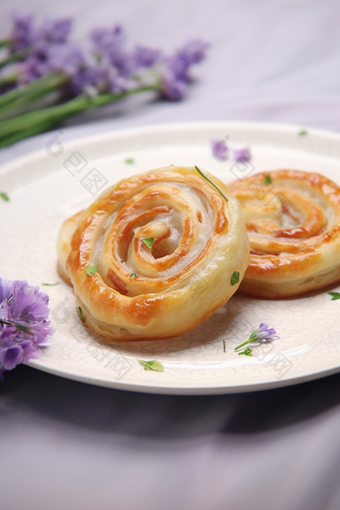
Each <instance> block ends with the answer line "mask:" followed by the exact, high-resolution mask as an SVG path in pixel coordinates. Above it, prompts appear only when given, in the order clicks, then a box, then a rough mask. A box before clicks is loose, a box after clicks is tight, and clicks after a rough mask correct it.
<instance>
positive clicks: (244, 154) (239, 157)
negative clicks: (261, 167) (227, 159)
mask: <svg viewBox="0 0 340 510" xmlns="http://www.w3.org/2000/svg"><path fill="white" fill-rule="evenodd" d="M234 159H235V161H241V162H242V161H243V162H247V161H250V159H251V154H250V150H249V149H248V148H247V147H245V148H244V149H235V150H234Z"/></svg>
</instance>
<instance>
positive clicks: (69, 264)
mask: <svg viewBox="0 0 340 510" xmlns="http://www.w3.org/2000/svg"><path fill="white" fill-rule="evenodd" d="M205 173H206V174H207V176H208V177H209V178H210V179H211V180H212V181H213V182H214V183H215V184H216V185H217V186H218V187H219V188H220V190H221V191H222V192H223V193H224V195H225V196H226V198H227V199H228V201H226V200H225V199H224V198H223V197H222V196H221V194H220V193H219V192H218V191H217V190H216V189H215V188H214V187H213V186H212V185H211V184H210V183H209V182H207V181H206V180H205V179H204V178H202V176H200V175H199V174H198V172H197V171H196V170H195V169H194V168H184V167H175V166H170V167H166V168H160V169H157V170H153V171H150V172H146V173H143V174H138V175H135V176H133V177H131V178H128V179H125V180H122V181H120V182H118V183H117V184H115V185H114V186H111V187H110V188H108V189H106V190H105V191H104V192H103V193H102V194H101V195H100V196H99V197H98V198H97V199H96V200H95V201H94V202H93V203H92V204H91V205H90V206H89V207H88V208H87V209H86V210H85V211H82V212H80V213H78V214H76V215H75V216H73V217H72V218H69V219H68V220H66V221H65V222H64V224H63V225H62V227H61V230H60V232H59V237H58V243H57V248H58V270H59V273H60V275H61V276H62V277H63V278H64V280H65V281H66V282H67V283H69V284H71V285H73V287H74V295H75V297H76V300H77V306H80V307H81V309H82V314H83V316H84V318H85V325H86V326H88V327H90V328H91V329H93V330H94V331H95V332H97V333H98V334H100V335H102V336H104V337H105V338H107V339H109V340H113V341H132V340H141V339H147V340H150V339H162V338H170V337H173V336H177V335H180V334H182V333H184V332H186V331H188V330H190V329H192V328H194V327H195V326H197V325H198V324H200V323H201V322H203V321H204V320H206V319H207V318H208V317H210V316H211V315H212V314H213V313H214V312H215V311H216V310H217V309H218V308H220V307H221V306H223V305H224V304H225V303H226V302H227V301H228V299H230V297H231V296H232V295H233V294H234V292H235V291H236V290H237V288H238V286H239V284H235V285H232V284H231V276H232V275H233V273H234V272H235V271H236V272H238V273H239V275H240V281H241V280H242V278H243V275H244V273H245V271H246V268H247V265H248V261H249V241H248V237H247V232H246V228H245V224H244V220H243V217H242V213H241V208H240V205H239V202H238V201H237V200H236V199H235V198H234V197H233V196H232V195H231V193H230V192H229V191H228V189H227V188H226V186H225V185H224V184H223V183H222V182H221V181H219V180H218V179H216V178H215V177H214V176H212V175H210V174H209V173H208V172H205ZM145 239H147V240H150V239H151V240H152V242H151V247H149V246H148V245H147V243H145ZM149 244H150V242H149ZM88 266H96V267H97V270H96V272H95V274H94V275H87V274H86V268H87V267H88Z"/></svg>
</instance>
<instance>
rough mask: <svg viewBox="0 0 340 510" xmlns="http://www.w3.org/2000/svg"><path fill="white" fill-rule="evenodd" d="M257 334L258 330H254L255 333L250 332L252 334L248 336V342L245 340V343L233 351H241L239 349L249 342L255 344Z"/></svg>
mask: <svg viewBox="0 0 340 510" xmlns="http://www.w3.org/2000/svg"><path fill="white" fill-rule="evenodd" d="M258 332H259V330H258V329H255V331H253V332H252V334H251V335H250V337H249V338H248V340H246V341H245V342H243V344H240V345H238V346H237V347H235V349H234V350H235V351H238V350H239V349H241V347H244V346H245V345H247V344H250V343H251V342H256V341H257V333H258Z"/></svg>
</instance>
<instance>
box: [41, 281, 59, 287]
mask: <svg viewBox="0 0 340 510" xmlns="http://www.w3.org/2000/svg"><path fill="white" fill-rule="evenodd" d="M59 283H60V282H55V283H42V284H41V285H45V287H55V286H56V285H59Z"/></svg>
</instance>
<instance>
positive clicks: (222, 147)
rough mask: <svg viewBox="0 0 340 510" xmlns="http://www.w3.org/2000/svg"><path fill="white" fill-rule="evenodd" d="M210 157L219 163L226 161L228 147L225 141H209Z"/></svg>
mask: <svg viewBox="0 0 340 510" xmlns="http://www.w3.org/2000/svg"><path fill="white" fill-rule="evenodd" d="M211 150H212V155H213V156H214V157H215V158H217V159H218V160H220V161H226V160H227V159H228V156H229V147H228V145H227V144H226V142H225V140H211Z"/></svg>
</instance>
